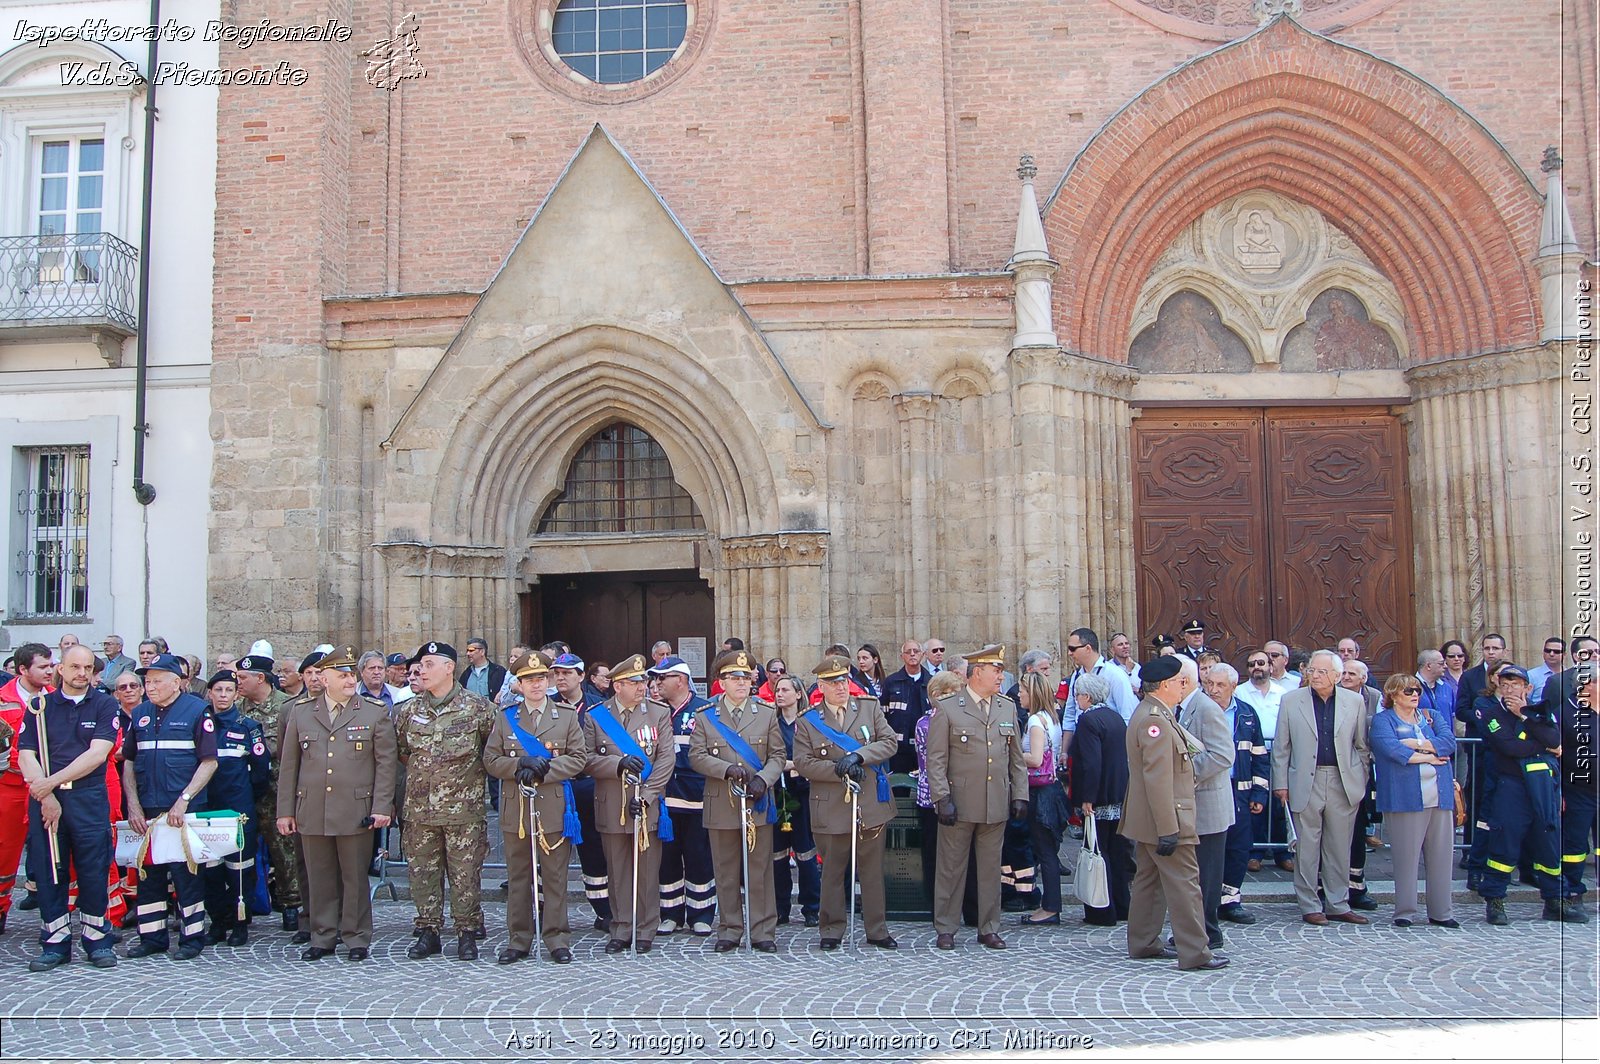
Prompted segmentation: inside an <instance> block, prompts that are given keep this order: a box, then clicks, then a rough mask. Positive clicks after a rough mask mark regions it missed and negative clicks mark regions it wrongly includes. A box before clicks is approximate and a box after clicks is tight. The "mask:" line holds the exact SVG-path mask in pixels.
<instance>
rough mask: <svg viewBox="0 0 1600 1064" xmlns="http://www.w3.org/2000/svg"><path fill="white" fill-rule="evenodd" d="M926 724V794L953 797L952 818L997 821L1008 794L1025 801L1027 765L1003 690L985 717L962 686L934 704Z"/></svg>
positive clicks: (1007, 814)
mask: <svg viewBox="0 0 1600 1064" xmlns="http://www.w3.org/2000/svg"><path fill="white" fill-rule="evenodd" d="M934 706H935V708H936V709H937V712H935V713H934V714H933V717H932V719H931V720H930V721H929V723H928V745H927V752H928V757H927V760H928V797H929V798H930V799H931V800H932V802H933V804H934V806H935V807H937V806H938V804H939V803H940V802H941V801H943V800H944V799H946V798H954V799H955V802H956V819H957V820H959V821H964V822H966V823H969V824H999V823H1003V822H1004V821H1006V820H1009V819H1010V818H1011V808H1010V802H1011V799H1013V798H1016V799H1020V800H1021V801H1027V800H1028V766H1027V763H1026V762H1025V761H1023V759H1022V738H1021V736H1019V735H1018V734H1017V707H1016V704H1015V703H1014V702H1012V701H1011V699H1009V698H1007V697H1006V696H1005V695H1000V694H997V695H995V696H994V697H993V698H991V699H990V700H989V718H988V719H987V720H985V719H984V716H983V710H982V709H980V708H979V706H978V703H977V701H976V700H975V699H974V698H973V697H972V694H971V692H970V691H969V690H967V689H966V688H962V689H961V690H959V691H957V692H956V693H954V694H951V695H946V696H945V697H943V698H941V699H939V700H938V701H937V702H935V703H934Z"/></svg>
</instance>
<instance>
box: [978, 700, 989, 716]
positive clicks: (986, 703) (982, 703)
mask: <svg viewBox="0 0 1600 1064" xmlns="http://www.w3.org/2000/svg"><path fill="white" fill-rule="evenodd" d="M978 705H980V706H982V707H983V716H984V718H985V719H988V716H989V700H988V699H987V698H985V699H981V700H979V702H978Z"/></svg>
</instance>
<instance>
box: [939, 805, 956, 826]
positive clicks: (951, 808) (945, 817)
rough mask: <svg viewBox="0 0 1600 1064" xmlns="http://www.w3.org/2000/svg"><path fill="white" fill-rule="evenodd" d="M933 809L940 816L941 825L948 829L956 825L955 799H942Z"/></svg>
mask: <svg viewBox="0 0 1600 1064" xmlns="http://www.w3.org/2000/svg"><path fill="white" fill-rule="evenodd" d="M933 808H934V811H935V812H937V813H938V814H939V823H941V824H943V825H944V826H945V827H947V828H948V827H951V826H953V825H954V824H955V822H956V800H955V799H954V798H943V799H940V801H939V804H938V805H936V806H934V807H933Z"/></svg>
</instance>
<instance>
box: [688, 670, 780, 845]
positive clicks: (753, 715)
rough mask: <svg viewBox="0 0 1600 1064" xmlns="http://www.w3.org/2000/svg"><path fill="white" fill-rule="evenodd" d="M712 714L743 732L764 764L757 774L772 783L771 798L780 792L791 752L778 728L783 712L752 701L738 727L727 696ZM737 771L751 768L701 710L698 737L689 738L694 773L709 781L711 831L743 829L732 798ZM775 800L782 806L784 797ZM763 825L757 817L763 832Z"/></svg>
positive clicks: (707, 817)
mask: <svg viewBox="0 0 1600 1064" xmlns="http://www.w3.org/2000/svg"><path fill="white" fill-rule="evenodd" d="M708 708H710V709H715V710H716V711H717V719H718V720H720V721H722V723H723V725H724V726H725V727H727V728H729V729H731V730H733V731H735V732H737V733H738V734H739V736H740V737H741V738H743V739H744V741H745V742H746V743H748V744H750V749H752V750H754V751H755V752H756V756H757V757H759V758H761V767H760V768H759V769H757V770H754V771H755V772H756V774H757V775H759V776H760V777H761V778H762V779H764V780H766V781H767V788H768V790H769V792H770V791H771V789H772V788H775V787H777V785H778V780H779V779H780V778H781V777H782V776H783V763H784V762H785V761H787V760H789V754H788V748H787V747H786V746H785V745H784V742H783V729H782V727H780V726H779V724H778V709H777V707H776V706H774V705H773V704H772V703H770V702H763V701H761V699H759V698H756V697H754V696H752V697H751V698H750V700H749V701H748V702H746V703H745V704H744V712H742V713H741V714H740V715H739V716H740V719H739V720H738V721H737V725H738V726H737V727H735V723H736V722H735V720H734V716H733V709H732V708H731V707H730V706H729V703H728V699H727V698H726V696H724V697H721V698H718V699H717V700H716V701H714V702H712V703H711V705H710V707H708ZM734 765H744V767H745V768H749V767H750V766H749V765H746V764H745V760H744V758H742V757H740V756H739V755H738V754H736V753H734V752H733V748H732V747H730V746H729V745H728V741H727V740H726V739H724V738H723V737H722V734H721V733H720V732H718V731H717V729H716V728H714V727H712V725H711V722H710V721H709V720H707V719H706V710H705V709H701V710H700V712H699V713H698V714H696V715H695V720H694V731H693V732H692V733H690V736H689V767H691V768H693V769H694V770H695V771H696V772H698V773H700V774H701V775H702V776H704V777H705V778H706V795H705V807H704V809H705V812H704V816H705V819H704V820H703V821H702V823H704V824H705V826H706V827H707V828H708V829H710V828H718V829H724V830H732V829H736V828H739V827H741V826H742V825H741V824H740V822H739V799H737V798H734V797H732V788H733V783H732V782H731V781H730V780H729V779H728V769H729V768H730V767H732V766H734ZM772 800H773V801H777V800H778V796H777V795H773V798H772ZM762 823H763V821H762V820H761V818H760V817H757V818H756V825H757V826H758V827H759V826H760V825H761V824H762Z"/></svg>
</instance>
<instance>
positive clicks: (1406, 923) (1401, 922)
mask: <svg viewBox="0 0 1600 1064" xmlns="http://www.w3.org/2000/svg"><path fill="white" fill-rule="evenodd" d="M1394 926H1396V927H1410V926H1411V921H1410V920H1408V919H1406V918H1405V917H1404V916H1397V917H1395V920H1394Z"/></svg>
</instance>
